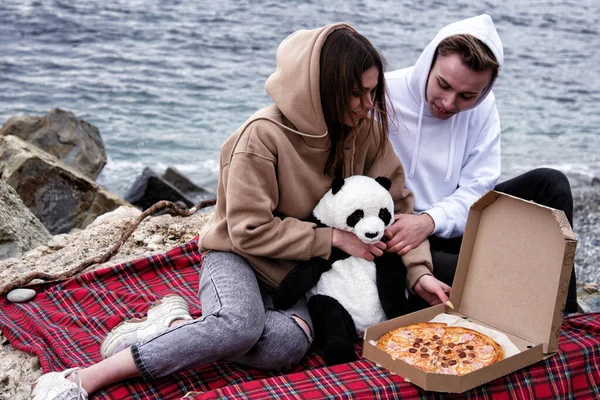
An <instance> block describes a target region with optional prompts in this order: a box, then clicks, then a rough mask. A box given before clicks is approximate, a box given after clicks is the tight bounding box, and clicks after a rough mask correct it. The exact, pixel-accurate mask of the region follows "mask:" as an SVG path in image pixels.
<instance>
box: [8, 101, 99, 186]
mask: <svg viewBox="0 0 600 400" xmlns="http://www.w3.org/2000/svg"><path fill="white" fill-rule="evenodd" d="M2 135H13V136H16V137H18V138H20V139H23V140H24V141H26V142H29V143H31V144H33V145H35V146H37V147H39V148H40V149H42V150H44V151H46V152H48V153H50V154H52V155H53V156H55V157H56V158H58V159H59V160H61V161H63V162H64V163H65V164H67V165H70V166H72V167H73V168H75V169H76V170H78V171H80V172H81V173H83V174H84V175H86V176H87V177H89V178H91V179H92V180H95V179H96V177H97V176H98V174H100V171H102V168H103V167H104V165H105V164H106V151H105V149H104V143H103V142H102V138H101V137H100V132H99V131H98V128H96V127H95V126H93V125H91V124H89V123H88V122H86V121H84V120H82V119H78V118H77V117H75V115H74V114H73V113H72V112H70V111H63V110H61V109H59V108H54V109H52V110H50V111H49V112H48V114H46V115H45V116H42V117H36V116H14V117H11V118H9V119H8V121H6V122H5V123H4V125H3V126H2V128H1V129H0V136H2Z"/></svg>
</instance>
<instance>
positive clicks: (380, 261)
mask: <svg viewBox="0 0 600 400" xmlns="http://www.w3.org/2000/svg"><path fill="white" fill-rule="evenodd" d="M375 266H376V267H375V268H376V271H377V291H378V292H379V301H381V306H382V307H383V311H384V312H385V315H387V317H388V318H390V319H391V318H396V317H398V316H400V315H404V314H407V313H408V311H409V307H408V299H407V298H406V293H405V291H406V267H405V266H404V263H403V262H402V259H401V258H400V256H399V255H397V254H388V253H385V254H384V255H383V256H381V257H377V258H376V259H375Z"/></svg>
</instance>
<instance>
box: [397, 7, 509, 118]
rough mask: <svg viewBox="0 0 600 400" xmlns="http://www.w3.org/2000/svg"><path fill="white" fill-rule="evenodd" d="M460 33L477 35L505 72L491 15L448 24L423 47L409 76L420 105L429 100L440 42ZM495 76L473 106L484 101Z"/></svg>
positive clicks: (409, 81)
mask: <svg viewBox="0 0 600 400" xmlns="http://www.w3.org/2000/svg"><path fill="white" fill-rule="evenodd" d="M461 34H462V35H464V34H468V35H472V36H475V37H476V38H477V39H479V40H481V41H482V42H483V43H485V44H486V45H487V46H488V47H489V48H490V50H491V51H492V53H493V54H494V56H495V57H496V61H497V62H498V65H499V71H498V72H500V71H502V66H503V64H504V50H503V48H502V41H501V40H500V36H499V35H498V32H497V31H496V27H495V26H494V22H493V21H492V17H490V16H489V15H487V14H481V15H478V16H477V17H472V18H468V19H464V20H462V21H458V22H454V23H452V24H450V25H446V26H445V27H443V28H442V29H441V30H440V31H439V32H438V34H437V35H436V36H435V37H434V38H433V40H432V41H431V42H429V44H428V45H427V47H425V50H423V52H422V53H421V55H420V56H419V59H418V60H417V62H416V63H415V65H414V67H413V69H412V71H411V73H410V75H409V76H408V85H409V89H410V92H411V95H412V97H413V100H414V101H415V102H416V103H417V104H419V105H420V106H422V105H423V102H426V100H425V88H426V86H427V79H428V78H429V71H430V70H431V62H432V61H433V55H434V54H435V51H436V49H437V47H438V46H439V44H440V43H441V41H442V40H444V39H446V38H447V37H450V36H454V35H461ZM498 75H500V74H498ZM496 79H497V77H496ZM496 79H494V80H492V81H491V82H490V83H489V85H487V86H486V87H485V88H484V89H483V91H482V92H481V95H480V96H479V99H477V102H475V104H473V105H472V106H471V107H470V108H474V107H477V106H478V105H479V104H481V102H482V101H483V100H485V98H486V97H487V96H488V94H490V92H491V91H492V88H493V86H494V83H496Z"/></svg>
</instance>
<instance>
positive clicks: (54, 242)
mask: <svg viewBox="0 0 600 400" xmlns="http://www.w3.org/2000/svg"><path fill="white" fill-rule="evenodd" d="M66 114H68V113H65V112H63V111H61V110H58V111H56V110H53V111H51V112H50V113H49V115H48V116H46V117H43V118H42V117H26V118H22V119H16V120H12V119H11V120H12V122H11V120H9V122H11V123H10V124H9V123H8V122H7V124H5V125H4V126H3V127H2V129H1V130H0V142H1V143H0V144H2V147H0V178H1V179H0V287H2V286H4V285H5V284H7V283H9V282H13V281H14V280H15V279H18V278H19V277H22V276H24V275H26V274H27V273H29V272H32V271H42V272H46V273H50V274H57V273H61V272H64V271H68V270H70V269H72V268H74V267H75V266H78V265H80V264H81V263H82V262H84V261H85V260H89V259H91V258H93V257H96V256H101V255H103V254H105V253H106V252H107V251H108V250H109V249H110V248H111V247H112V246H113V245H115V244H116V243H117V242H118V241H119V239H120V238H121V236H122V235H123V233H124V232H125V231H126V230H127V229H128V228H129V227H130V226H131V224H132V223H134V221H135V220H136V218H137V217H138V216H139V215H140V214H141V211H140V209H142V210H143V209H145V208H147V206H149V205H151V204H153V203H154V202H155V201H158V200H160V199H165V197H164V196H168V198H167V199H168V200H170V201H172V202H175V203H177V204H180V205H181V206H182V207H185V206H188V207H189V206H190V205H192V204H194V203H196V202H197V201H198V199H200V198H207V197H210V196H213V195H212V194H211V193H209V192H206V191H204V190H203V189H201V188H198V187H196V186H195V185H193V184H192V183H191V182H189V181H187V180H186V179H185V178H184V177H182V176H178V174H177V173H176V172H175V171H173V170H168V171H167V172H166V173H165V174H163V175H162V176H158V175H156V174H155V173H153V171H151V170H146V171H144V172H143V174H142V177H143V179H142V180H141V181H138V182H136V184H135V185H134V186H135V187H134V188H132V191H131V193H130V195H129V197H128V198H127V199H120V198H118V197H116V196H114V195H112V194H111V193H109V192H106V191H105V189H103V188H102V187H100V186H99V185H97V184H95V182H94V178H95V176H97V174H98V173H99V172H100V170H101V168H102V166H103V165H104V163H105V162H106V157H105V156H102V155H101V156H100V157H96V158H94V159H92V158H90V157H88V156H86V155H85V154H88V153H98V152H101V153H102V152H103V151H104V148H103V145H102V143H101V141H98V138H99V135H98V132H97V130H95V128H94V127H92V126H89V124H87V123H86V122H85V121H81V120H77V119H76V118H75V117H74V116H73V115H72V114H70V115H66ZM57 121H58V122H57ZM56 123H61V124H62V126H63V128H60V129H59V128H57V127H56ZM53 124H54V125H53ZM61 129H62V131H64V130H65V129H66V130H67V131H69V130H78V131H81V130H82V129H84V130H85V131H86V132H89V134H88V135H89V136H90V137H91V138H92V140H91V141H90V142H91V143H88V144H84V143H80V142H79V141H80V139H81V137H80V136H79V135H75V134H73V135H66V136H65V135H62V136H61V134H60V132H61ZM27 132H29V133H27ZM69 132H70V131H69ZM48 135H50V137H60V138H61V140H58V139H56V140H50V142H49V139H48ZM52 135H54V136H52ZM71 136H72V141H73V142H77V143H76V144H75V145H69V146H70V147H73V146H74V147H76V148H80V149H81V156H79V157H77V158H76V162H74V161H73V160H74V158H73V157H72V154H71V153H69V154H67V153H65V152H64V151H62V150H61V148H60V146H59V142H60V143H63V144H64V141H65V137H71ZM44 138H45V139H44ZM69 140H71V139H69ZM40 143H41V144H42V145H44V146H46V147H47V148H48V149H50V150H48V151H45V150H44V151H45V152H44V151H42V150H39V149H38V147H39V146H40ZM30 145H31V146H30ZM32 146H35V147H32ZM88 148H90V149H91V150H89V149H88ZM61 157H62V158H63V159H64V161H61ZM7 160H8V161H7ZM90 160H91V161H90ZM66 161H70V162H72V164H71V165H66V164H65V163H66ZM2 163H5V164H2ZM27 168H31V171H32V172H31V173H24V172H23V171H24V170H26V169H27ZM40 171H41V173H44V174H45V175H44V179H40V178H38V177H37V176H36V175H32V174H33V173H34V172H37V173H40ZM31 176H33V177H34V178H35V179H31ZM36 185H37V186H36ZM13 188H14V189H13ZM59 189H60V190H62V191H63V192H59ZM63 195H64V196H65V198H73V199H75V200H74V201H72V202H71V203H73V204H67V203H63V204H61V207H59V208H58V212H57V213H55V214H52V213H50V212H49V211H48V204H47V200H48V198H49V197H48V196H50V197H51V198H57V196H58V197H60V196H63ZM573 195H574V204H575V210H574V230H575V232H576V234H577V237H578V241H579V242H578V247H577V253H576V258H575V268H576V273H577V278H578V282H579V283H580V284H582V285H583V284H595V285H598V284H600V186H589V187H585V188H576V189H574V191H573ZM157 196H159V197H160V198H159V197H157ZM19 197H20V199H19ZM24 197H25V198H24ZM21 200H22V201H21ZM66 207H71V208H69V209H68V210H67V209H66ZM50 208H52V207H50ZM15 210H18V211H15ZM65 210H67V211H65ZM208 212H210V209H206V210H203V211H201V212H199V213H196V214H193V215H191V216H189V217H178V216H171V215H169V214H163V215H156V214H155V215H153V216H150V217H148V218H146V219H144V220H143V221H142V222H141V224H140V225H139V226H138V227H137V229H136V230H135V231H134V233H133V234H132V235H131V237H130V238H129V239H128V240H127V241H126V242H124V244H123V245H122V247H121V248H120V250H119V251H118V253H117V254H116V255H115V256H114V257H113V258H112V259H110V260H109V261H108V262H106V263H103V264H97V265H93V266H91V267H90V268H88V269H87V270H86V271H91V270H95V269H98V268H103V267H110V266H113V265H116V264H119V263H122V262H124V261H129V260H133V259H136V258H139V257H145V256H147V255H151V254H156V253H162V252H165V251H167V250H169V249H171V248H173V247H176V246H179V245H182V244H184V243H186V242H187V241H189V240H191V239H192V238H193V237H195V236H197V235H198V232H200V230H201V228H202V226H203V225H204V224H205V223H206V221H207V219H208V217H209V215H210V214H208ZM65 215H67V216H68V218H65ZM40 221H41V223H40ZM41 373H42V371H41V369H40V365H39V361H38V360H37V357H35V356H31V355H29V354H26V353H23V352H21V351H18V350H16V349H14V348H13V347H12V346H11V345H10V343H9V342H8V340H7V339H6V338H5V337H4V335H2V334H0V383H1V384H0V400H3V399H11V400H12V399H16V400H19V399H27V398H29V393H30V388H31V385H32V384H33V383H34V382H35V380H36V379H37V378H38V377H39V376H40V375H41Z"/></svg>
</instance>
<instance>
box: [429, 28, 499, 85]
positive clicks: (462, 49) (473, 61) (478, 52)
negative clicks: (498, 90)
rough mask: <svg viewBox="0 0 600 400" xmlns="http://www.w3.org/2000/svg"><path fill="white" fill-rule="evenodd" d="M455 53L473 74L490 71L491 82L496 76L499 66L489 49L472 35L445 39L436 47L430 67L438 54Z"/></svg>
mask: <svg viewBox="0 0 600 400" xmlns="http://www.w3.org/2000/svg"><path fill="white" fill-rule="evenodd" d="M453 53H456V54H458V55H459V56H460V58H461V60H462V62H463V63H464V64H465V65H466V66H467V67H469V68H470V69H472V70H473V71H475V72H481V71H487V70H491V71H492V80H494V79H496V77H497V76H498V70H499V68H500V65H499V64H498V60H496V57H495V56H494V53H492V51H491V50H490V48H489V47H488V46H487V45H486V44H485V43H483V42H482V41H481V40H479V39H477V38H476V37H475V36H473V35H468V34H461V35H453V36H449V37H447V38H445V39H444V40H442V41H441V42H440V44H439V45H438V47H437V49H436V51H435V54H434V56H433V62H432V63H431V67H432V68H433V65H434V64H435V60H436V59H437V56H438V54H439V55H442V56H447V55H449V54H453Z"/></svg>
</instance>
